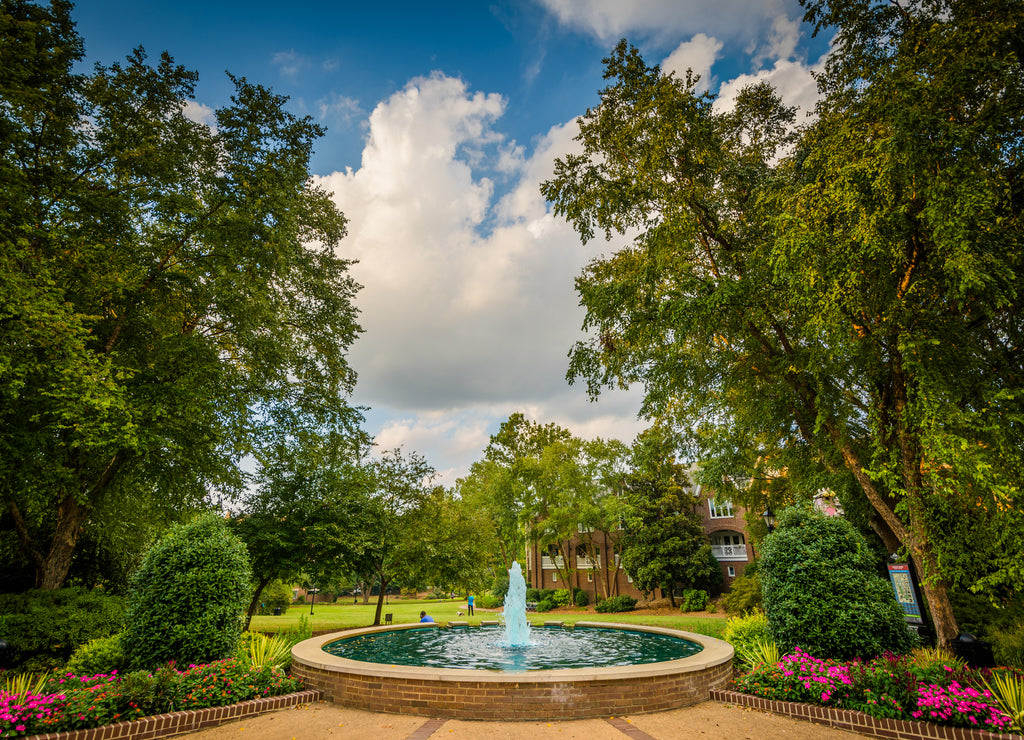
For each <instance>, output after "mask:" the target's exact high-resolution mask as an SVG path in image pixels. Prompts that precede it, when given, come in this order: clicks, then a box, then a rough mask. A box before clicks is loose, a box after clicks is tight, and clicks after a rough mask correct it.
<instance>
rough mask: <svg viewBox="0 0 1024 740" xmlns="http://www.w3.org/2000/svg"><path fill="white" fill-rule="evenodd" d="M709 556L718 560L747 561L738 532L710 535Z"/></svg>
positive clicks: (745, 549) (745, 547) (744, 547)
mask: <svg viewBox="0 0 1024 740" xmlns="http://www.w3.org/2000/svg"><path fill="white" fill-rule="evenodd" d="M711 554H712V555H714V556H715V557H716V558H717V559H718V560H742V561H746V559H747V546H746V544H744V540H743V535H742V534H739V533H738V532H716V533H715V534H713V535H711Z"/></svg>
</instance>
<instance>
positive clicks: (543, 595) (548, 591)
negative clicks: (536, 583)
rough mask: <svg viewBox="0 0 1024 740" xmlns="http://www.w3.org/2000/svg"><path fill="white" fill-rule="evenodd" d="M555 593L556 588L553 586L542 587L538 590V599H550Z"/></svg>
mask: <svg viewBox="0 0 1024 740" xmlns="http://www.w3.org/2000/svg"><path fill="white" fill-rule="evenodd" d="M554 595H555V589H553V588H542V589H541V590H540V591H538V592H537V596H538V599H537V601H549V600H551V597H553V596H554Z"/></svg>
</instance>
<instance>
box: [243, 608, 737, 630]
mask: <svg viewBox="0 0 1024 740" xmlns="http://www.w3.org/2000/svg"><path fill="white" fill-rule="evenodd" d="M376 610H377V602H376V600H372V601H370V603H368V604H363V603H362V600H360V601H359V603H358V604H353V603H352V600H351V599H342V600H339V602H338V603H336V604H314V605H313V614H312V616H310V605H309V604H306V605H297V606H293V607H290V608H289V609H288V611H287V612H285V613H284V614H282V615H281V616H278V617H273V616H265V617H260V616H257V617H253V620H252V624H251V626H250V629H252V630H255V631H257V632H285V631H289V630H294V629H296V628H297V627H298V626H299V621H300V620H301V619H303V618H304V619H306V620H307V622H308V623H309V625H310V627H311V628H312V629H313V631H314V632H329V631H332V630H345V629H353V628H355V627H368V626H370V625H372V624H373V616H374V614H375V613H376ZM420 610H424V611H426V612H427V614H429V615H430V616H432V617H433V618H434V620H435V621H437V622H441V623H444V622H447V621H449V620H463V621H467V622H469V623H470V624H480V621H481V620H484V619H498V618H500V616H501V611H500V610H494V611H487V610H484V609H480V608H479V607H478V608H477V609H476V614H475V615H474V616H473V617H469V616H466V600H465V599H446V600H443V601H442V600H437V599H425V600H424V599H388V603H387V604H385V605H384V609H383V611H382V612H381V623H382V624H383V622H384V617H383V615H384V614H389V613H390V614H393V615H394V624H404V623H409V622H418V621H420ZM654 611H656V613H652V612H654ZM459 612H462V615H459ZM529 617H530V621H531V622H532V623H534V624H538V625H539V624H543V623H544V622H545V621H547V620H559V621H563V622H565V623H566V624H574V623H576V622H581V621H590V622H619V623H624V624H645V625H652V626H656V627H668V628H671V629H677V630H684V631H687V632H696V633H698V634H702V635H710V636H711V637H721V634H722V630H723V629H725V620H726V619H727V616H725V615H723V616H721V617H717V616H700V617H695V616H688V615H686V614H683V613H681V612H678V611H675V612H673V611H671V610H668V609H659V610H638V611H636V612H619V613H615V614H597V613H596V612H594V611H593V610H592V609H591V610H587V609H582V608H576V607H573V608H566V609H561V610H556V611H552V612H545V613H539V612H537V613H534V612H531V613H530V615H529Z"/></svg>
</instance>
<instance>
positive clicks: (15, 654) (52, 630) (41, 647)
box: [0, 587, 125, 672]
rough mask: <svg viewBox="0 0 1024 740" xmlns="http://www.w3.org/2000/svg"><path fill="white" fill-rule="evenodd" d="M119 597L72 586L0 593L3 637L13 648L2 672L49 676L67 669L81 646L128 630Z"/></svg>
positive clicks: (0, 622)
mask: <svg viewBox="0 0 1024 740" xmlns="http://www.w3.org/2000/svg"><path fill="white" fill-rule="evenodd" d="M124 615H125V606H124V600H123V599H122V598H121V597H120V596H111V595H109V594H107V593H104V592H103V591H100V590H91V591H86V590H85V589H82V588H77V587H68V588H60V589H54V590H42V589H32V590H30V591H26V592H25V593H22V594H0V637H3V638H4V639H5V640H7V643H8V645H9V646H10V648H9V649H10V659H9V664H8V665H6V666H3V667H4V668H8V669H14V670H23V671H28V672H45V671H48V670H51V669H53V668H59V667H61V666H63V665H64V664H65V663H66V662H67V660H68V658H70V657H71V654H72V653H73V652H74V651H75V650H76V649H77V648H78V647H79V646H81V645H84V644H85V643H87V642H89V641H90V640H94V639H96V638H101V637H108V636H110V635H112V634H115V633H117V632H119V631H120V630H121V628H122V627H123V626H124Z"/></svg>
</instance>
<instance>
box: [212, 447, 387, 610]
mask: <svg viewBox="0 0 1024 740" xmlns="http://www.w3.org/2000/svg"><path fill="white" fill-rule="evenodd" d="M265 475H266V477H265V479H264V482H263V485H262V486H261V487H260V488H259V489H258V490H257V491H256V493H255V495H254V496H253V498H252V500H251V501H250V502H249V503H248V505H247V506H246V509H245V511H243V512H242V513H240V514H239V515H238V516H236V517H234V518H233V519H232V520H231V522H230V523H231V528H232V531H233V532H234V533H235V534H236V535H237V536H238V538H239V539H241V540H242V542H244V543H245V545H246V548H247V550H248V552H249V558H250V562H251V565H252V573H253V581H254V587H253V591H252V594H251V599H250V600H249V606H248V609H247V610H246V616H245V625H244V629H248V628H249V622H250V620H251V619H252V617H253V615H254V614H255V613H256V610H257V609H258V608H259V604H260V595H261V594H262V593H263V590H264V589H265V588H266V587H267V585H268V584H270V583H271V582H272V581H275V580H281V581H287V582H293V581H295V580H297V579H298V578H299V577H300V576H301V575H302V574H306V575H308V576H309V577H311V578H312V580H313V583H314V585H319V586H321V587H323V586H324V585H325V584H326V583H327V582H328V581H329V580H330V576H333V575H336V574H337V573H338V572H340V571H343V570H344V569H345V568H346V567H347V566H348V564H349V563H350V562H352V561H354V560H355V557H356V555H355V553H357V552H358V551H359V550H360V548H361V547H362V538H363V536H364V535H363V533H362V532H361V531H360V530H359V528H358V526H357V524H358V523H359V522H360V515H359V512H358V508H359V506H360V504H361V501H362V500H363V497H364V496H365V495H366V489H367V487H368V486H369V483H370V479H369V475H368V473H367V471H366V470H365V469H364V468H360V467H358V466H347V467H345V468H343V469H331V468H327V469H321V470H315V471H302V470H299V471H292V470H277V471H274V472H272V473H270V474H266V473H265Z"/></svg>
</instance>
